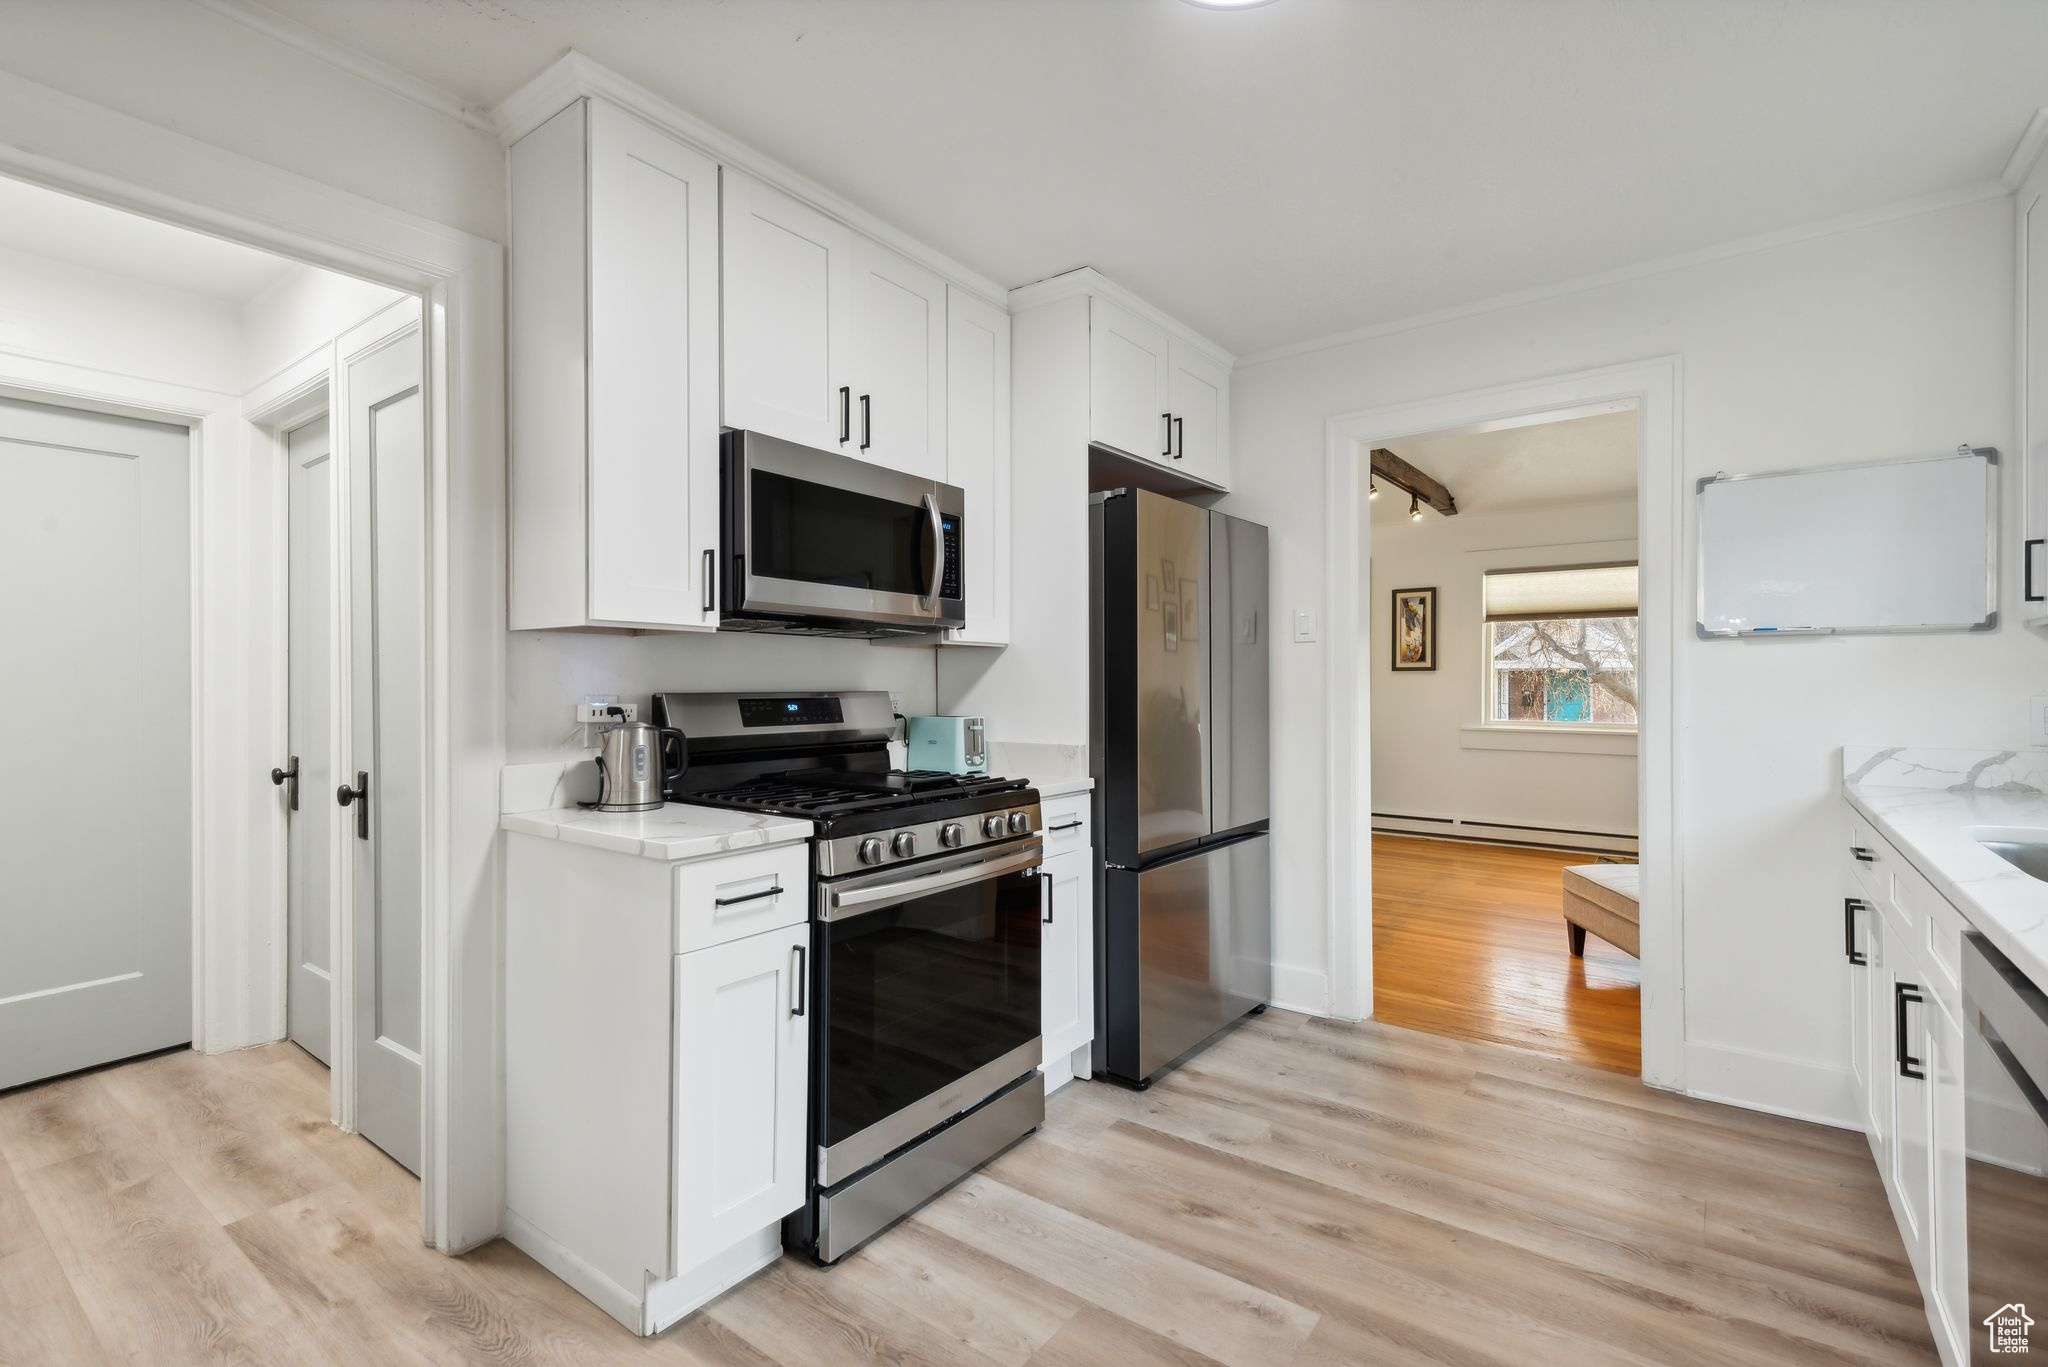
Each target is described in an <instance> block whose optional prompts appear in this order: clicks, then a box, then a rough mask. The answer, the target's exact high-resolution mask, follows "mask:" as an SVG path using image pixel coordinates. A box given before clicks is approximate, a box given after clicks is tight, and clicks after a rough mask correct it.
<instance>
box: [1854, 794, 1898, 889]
mask: <svg viewBox="0 0 2048 1367" xmlns="http://www.w3.org/2000/svg"><path fill="white" fill-rule="evenodd" d="M1843 857H1844V858H1846V859H1847V860H1848V861H1849V867H1850V868H1851V869H1852V870H1853V871H1854V872H1855V874H1856V879H1857V881H1858V882H1860V883H1861V884H1863V886H1864V888H1865V889H1867V890H1868V891H1869V893H1870V895H1871V896H1873V897H1876V898H1880V899H1883V900H1886V901H1889V900H1890V899H1891V895H1892V886H1891V881H1892V872H1893V870H1895V869H1896V868H1897V867H1898V865H1899V858H1898V856H1897V855H1896V854H1895V853H1893V851H1892V847H1891V846H1890V844H1888V843H1887V842H1886V841H1885V838H1884V837H1883V836H1881V835H1879V834H1878V833H1877V832H1876V831H1875V830H1873V829H1871V826H1870V823H1869V822H1867V821H1865V820H1864V819H1863V818H1862V817H1861V816H1858V815H1855V814H1851V816H1850V818H1849V848H1848V849H1847V850H1845V851H1843Z"/></svg>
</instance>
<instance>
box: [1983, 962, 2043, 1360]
mask: <svg viewBox="0 0 2048 1367" xmlns="http://www.w3.org/2000/svg"><path fill="white" fill-rule="evenodd" d="M1963 1005H1964V1013H1965V1015H1966V1016H1967V1017H1968V1033H1967V1035H1966V1036H1965V1039H1964V1044H1963V1048H1964V1055H1963V1098H1964V1099H1963V1148H1964V1151H1965V1153H1966V1154H1967V1157H1966V1159H1965V1163H1966V1168H1965V1171H1966V1172H1967V1174H1968V1178H1967V1182H1968V1186H1967V1188H1966V1191H1965V1195H1964V1203H1963V1210H1964V1214H1965V1218H1966V1219H1967V1220H1968V1222H1969V1245H1968V1254H1967V1265H1968V1276H1969V1312H1968V1313H1967V1314H1966V1315H1965V1316H1964V1317H1963V1323H1964V1328H1965V1329H1966V1331H1967V1332H1968V1333H1969V1335H1970V1343H1971V1349H1970V1361H1971V1362H1973V1363H1997V1362H2011V1361H2014V1360H2015V1359H2014V1358H2013V1357H2012V1356H2010V1355H2011V1354H2014V1353H2024V1352H2027V1351H2028V1350H2029V1348H2028V1329H2029V1327H2030V1325H2031V1323H2032V1321H2031V1320H2030V1319H2029V1318H2028V1309H2029V1307H2031V1308H2032V1311H2033V1313H2035V1314H2038V1315H2042V1316H2044V1317H2048V1097H2044V1095H2043V1088H2044V1087H2048V998H2044V997H2043V995H2042V994H2041V991H2040V989H2039V988H2037V987H2036V986H2035V985H2034V984H2033V983H2031V982H2029V981H2028V980H2027V978H2026V977H2025V976H2024V975H2023V974H2022V973H2021V972H2020V971H2019V969H2017V968H2016V967H2014V966H2013V964H2012V961H2011V960H2009V959H2007V958H2006V957H2005V956H2004V955H2003V954H2001V953H1999V952H1998V950H1997V949H1996V948H1995V947H1994V946H1993V945H1991V944H1990V942H1988V941H1987V940H1985V939H1984V938H1983V937H1982V936H1980V935H1978V934H1976V933H1974V932H1972V933H1970V934H1967V935H1965V936H1964V937H1963ZM2041 1334H2042V1336H2043V1337H2044V1338H2048V1325H2044V1326H2043V1328H2042V1330H2041Z"/></svg>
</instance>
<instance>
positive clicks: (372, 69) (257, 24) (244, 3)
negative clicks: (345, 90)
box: [192, 0, 497, 133]
mask: <svg viewBox="0 0 2048 1367" xmlns="http://www.w3.org/2000/svg"><path fill="white" fill-rule="evenodd" d="M192 3H193V4H195V5H197V6H199V8H201V9H203V10H210V11H211V12H213V13H214V14H218V15H219V16H220V17H221V18H223V19H231V20H233V21H234V22H235V23H237V24H240V25H241V26H242V27H243V28H246V29H250V30H252V31H254V32H256V33H260V34H262V35H263V36H264V37H266V38H269V39H271V40H272V41H273V42H278V43H282V44H284V45H285V46H286V47H288V48H291V49H292V50H294V51H296V52H302V53H304V54H305V55H306V56H308V57H311V58H313V59H314V60H316V61H321V62H325V63H327V65H329V66H331V67H334V68H336V69H337V70H340V71H346V72H347V73H348V74H349V75H351V76H355V77H357V78H359V79H361V80H365V81H368V82H369V83H370V84H371V85H374V86H381V87H382V88H383V89H385V90H388V91H390V92H391V93H392V94H394V95H397V96H400V97H402V98H404V99H408V100H411V101H412V102H413V103H414V104H417V105H419V106H421V107H422V108H426V109H431V110H432V111H433V112H434V113H436V114H440V115H443V116H444V117H447V118H451V119H453V120H455V121H456V122H457V123H459V124H462V125H463V126H465V127H467V128H473V129H475V130H476V131H477V132H479V133H495V132H496V131H497V129H496V128H495V127H494V126H493V125H492V123H491V116H490V114H489V113H488V112H487V111H486V110H484V109H481V108H479V107H478V106H476V105H473V104H471V103H470V102H469V101H467V100H465V99H463V98H462V97H461V96H459V95H454V94H451V93H449V92H448V91H446V90H443V89H441V87H439V86H437V85H434V84H432V83H431V82H428V81H423V80H421V79H420V78H419V77H417V76H415V75H413V74H412V73H411V72H409V71H401V70H399V69H398V68H397V67H395V66H392V65H390V64H389V63H386V62H380V61H378V60H377V59H376V58H375V57H371V56H369V55H367V54H365V53H361V52H358V51H356V50H355V49H354V48H352V47H349V46H348V45H347V44H345V43H340V42H336V41H335V40H334V39H332V38H329V37H328V36H327V35H326V34H324V33H320V32H318V31H317V30H314V29H310V28H308V27H306V26H305V25H304V24H302V23H300V22H299V21H298V20H296V19H291V18H287V17H286V16H284V15H282V14H279V13H278V12H277V11H276V10H273V9H266V8H265V7H264V6H262V5H259V4H257V3H256V2H255V0H192Z"/></svg>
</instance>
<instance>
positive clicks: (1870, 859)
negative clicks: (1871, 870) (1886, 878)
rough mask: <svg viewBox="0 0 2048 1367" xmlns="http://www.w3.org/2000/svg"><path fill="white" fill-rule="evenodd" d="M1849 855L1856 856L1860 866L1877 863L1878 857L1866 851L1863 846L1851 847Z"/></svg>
mask: <svg viewBox="0 0 2048 1367" xmlns="http://www.w3.org/2000/svg"><path fill="white" fill-rule="evenodd" d="M1849 853H1851V854H1853V855H1855V856H1856V862H1857V863H1859V864H1875V863H1876V862H1877V856H1876V855H1874V854H1872V853H1871V852H1870V851H1869V850H1866V849H1864V848H1863V847H1862V846H1861V845H1851V846H1850V847H1849Z"/></svg>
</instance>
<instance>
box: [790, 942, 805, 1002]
mask: <svg viewBox="0 0 2048 1367" xmlns="http://www.w3.org/2000/svg"><path fill="white" fill-rule="evenodd" d="M789 952H790V954H791V955H792V956H794V959H795V963H796V967H795V968H794V969H793V970H792V971H791V973H790V975H789V978H790V987H789V998H790V1000H789V1014H790V1015H792V1016H801V1015H802V1014H803V1013H804V998H805V997H806V996H808V995H809V991H810V984H809V983H807V982H806V981H805V978H806V976H807V975H806V974H805V973H804V947H803V946H802V945H791V946H790V947H789Z"/></svg>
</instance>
